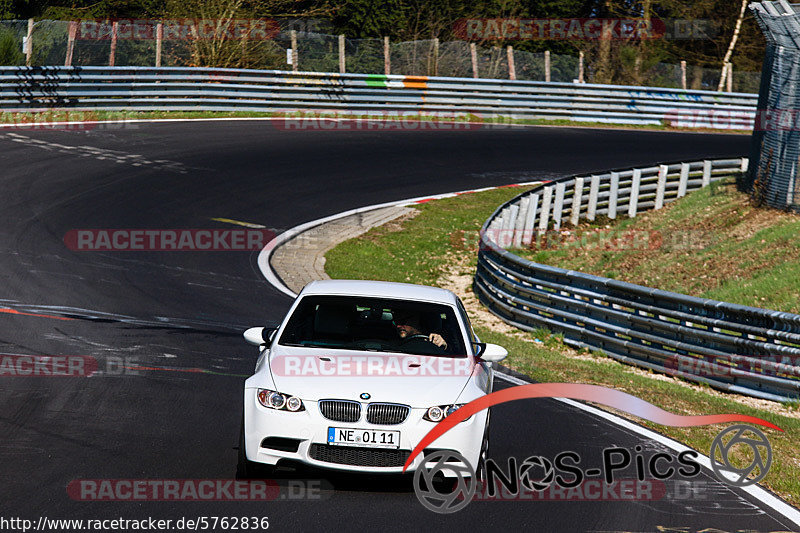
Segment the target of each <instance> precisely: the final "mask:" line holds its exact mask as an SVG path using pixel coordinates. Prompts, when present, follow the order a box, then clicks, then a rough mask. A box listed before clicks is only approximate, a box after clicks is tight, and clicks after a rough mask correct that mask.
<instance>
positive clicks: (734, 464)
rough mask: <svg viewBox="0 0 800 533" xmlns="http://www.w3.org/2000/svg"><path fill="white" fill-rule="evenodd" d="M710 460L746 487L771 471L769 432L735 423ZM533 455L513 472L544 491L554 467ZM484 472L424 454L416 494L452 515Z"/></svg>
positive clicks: (458, 459)
mask: <svg viewBox="0 0 800 533" xmlns="http://www.w3.org/2000/svg"><path fill="white" fill-rule="evenodd" d="M709 458H710V459H711V468H712V470H713V471H714V473H715V474H716V476H717V478H718V479H719V480H720V481H721V482H723V483H726V484H728V485H732V486H735V487H745V486H748V485H753V484H755V483H758V482H759V481H761V480H762V479H764V477H765V476H766V475H767V473H768V472H769V469H770V466H771V465H772V446H771V445H770V443H769V440H768V439H767V436H766V435H764V433H762V432H761V431H759V430H758V429H756V428H755V427H753V426H749V425H745V424H737V425H733V426H730V427H728V428H726V429H724V430H722V431H720V432H719V433H718V434H717V436H716V437H714V440H713V442H712V443H711V450H710V452H709ZM533 459H541V461H540V463H537V464H533V463H531V462H530V460H526V461H525V462H523V464H522V465H521V466H522V468H523V469H526V470H525V471H524V472H519V473H515V474H516V475H519V477H520V481H522V485H523V486H525V487H526V488H527V489H529V490H533V491H543V490H545V489H547V488H548V487H549V486H550V485H551V484H552V482H553V477H554V476H553V469H552V465H551V464H550V462H549V461H548V460H547V459H546V458H541V457H536V458H533ZM489 461H491V459H490V460H489ZM532 467H538V469H539V470H544V472H545V475H544V476H543V477H542V478H541V479H537V480H532V479H530V476H529V475H528V472H527V470H528V469H531V468H532ZM548 467H549V468H548ZM486 470H487V469H486V465H485V464H481V465H480V466H479V471H478V472H476V471H475V469H474V468H473V467H472V466H471V465H470V463H469V462H468V461H467V460H466V458H465V457H464V456H462V455H461V454H460V453H458V452H456V451H453V450H441V451H437V452H434V453H431V454H429V455H427V456H426V457H425V460H424V461H423V463H422V465H420V467H419V468H417V470H416V471H415V472H414V492H415V493H416V495H417V499H419V501H420V503H422V505H423V506H425V507H426V508H427V509H429V510H431V511H433V512H435V513H442V514H447V513H454V512H456V511H460V510H461V509H463V508H464V507H466V506H467V505H469V503H470V502H471V501H472V500H473V499H475V495H476V494H477V491H478V489H479V488H485V487H482V486H483V484H484V483H485V482H486V479H485V478H486Z"/></svg>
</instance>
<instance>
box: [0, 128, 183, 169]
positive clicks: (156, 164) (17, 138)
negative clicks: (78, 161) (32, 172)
mask: <svg viewBox="0 0 800 533" xmlns="http://www.w3.org/2000/svg"><path fill="white" fill-rule="evenodd" d="M0 138H5V139H8V140H9V141H12V142H17V143H22V144H27V145H28V146H35V147H37V148H41V149H43V150H48V151H57V152H60V153H62V154H69V155H74V156H78V157H91V158H93V159H96V160H98V161H112V162H114V163H119V164H129V165H132V166H135V167H140V166H148V167H151V168H157V169H160V170H169V171H172V172H177V173H179V174H186V173H187V172H189V169H188V167H186V166H185V165H184V164H183V163H180V162H178V161H169V160H167V159H152V160H151V159H147V158H145V157H144V156H143V155H139V154H127V153H125V152H120V151H117V150H108V149H105V148H97V147H95V146H68V145H66V144H59V143H56V142H50V141H43V140H41V139H34V138H32V137H28V136H26V135H20V134H18V133H5V134H0Z"/></svg>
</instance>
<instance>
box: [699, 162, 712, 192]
mask: <svg viewBox="0 0 800 533" xmlns="http://www.w3.org/2000/svg"><path fill="white" fill-rule="evenodd" d="M709 183H711V161H709V160H708V159H706V160H705V161H703V184H702V185H701V187H708V184H709Z"/></svg>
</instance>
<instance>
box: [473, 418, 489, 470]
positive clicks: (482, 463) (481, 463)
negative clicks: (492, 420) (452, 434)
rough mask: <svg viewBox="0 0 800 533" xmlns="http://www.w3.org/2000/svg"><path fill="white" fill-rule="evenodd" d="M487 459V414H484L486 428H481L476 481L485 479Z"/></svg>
mask: <svg viewBox="0 0 800 533" xmlns="http://www.w3.org/2000/svg"><path fill="white" fill-rule="evenodd" d="M488 459H489V416H488V415H487V416H486V428H485V429H484V430H483V441H482V442H481V452H480V455H478V467H477V469H476V472H475V476H476V477H477V479H478V482H480V483H483V482H485V481H486V461H487V460H488Z"/></svg>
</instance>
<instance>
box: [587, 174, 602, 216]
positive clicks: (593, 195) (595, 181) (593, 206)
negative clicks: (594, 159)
mask: <svg viewBox="0 0 800 533" xmlns="http://www.w3.org/2000/svg"><path fill="white" fill-rule="evenodd" d="M599 195H600V176H592V184H591V185H590V186H589V207H588V209H587V210H586V218H587V219H588V220H589V221H594V218H595V215H596V214H597V197H598V196H599Z"/></svg>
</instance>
